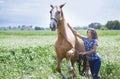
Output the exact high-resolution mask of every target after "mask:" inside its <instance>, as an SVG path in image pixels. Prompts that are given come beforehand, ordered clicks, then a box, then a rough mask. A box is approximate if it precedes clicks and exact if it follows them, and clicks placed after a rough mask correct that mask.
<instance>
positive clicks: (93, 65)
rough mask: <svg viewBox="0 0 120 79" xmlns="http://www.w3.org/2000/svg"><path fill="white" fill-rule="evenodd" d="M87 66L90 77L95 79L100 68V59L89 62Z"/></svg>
mask: <svg viewBox="0 0 120 79" xmlns="http://www.w3.org/2000/svg"><path fill="white" fill-rule="evenodd" d="M89 65H90V71H91V74H92V77H93V78H95V79H97V78H98V73H99V70H100V66H101V59H96V60H92V61H89Z"/></svg>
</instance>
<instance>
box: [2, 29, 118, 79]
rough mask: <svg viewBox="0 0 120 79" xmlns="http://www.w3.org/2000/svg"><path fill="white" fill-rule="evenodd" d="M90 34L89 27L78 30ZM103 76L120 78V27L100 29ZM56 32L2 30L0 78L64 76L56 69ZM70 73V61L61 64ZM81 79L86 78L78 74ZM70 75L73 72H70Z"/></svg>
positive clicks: (52, 77) (30, 78) (104, 77)
mask: <svg viewBox="0 0 120 79" xmlns="http://www.w3.org/2000/svg"><path fill="white" fill-rule="evenodd" d="M78 32H79V33H80V34H81V35H86V31H78ZM97 32H98V35H99V47H98V50H97V51H98V53H99V54H100V56H101V58H102V66H101V70H100V75H101V77H102V79H120V75H119V73H120V57H119V56H120V49H119V47H120V41H119V40H120V35H119V34H120V31H115V30H106V31H101V30H97ZM56 38H57V34H56V32H51V31H14V30H13V31H0V79H61V76H60V74H58V72H56V68H55V67H56V54H55V51H54V42H55V40H56ZM61 66H62V69H63V71H65V73H67V70H68V69H67V62H66V60H63V63H62V64H61ZM75 68H76V72H77V79H85V77H82V76H80V75H79V74H78V69H77V65H76V66H75ZM67 75H69V74H67Z"/></svg>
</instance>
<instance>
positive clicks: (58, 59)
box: [56, 56, 68, 79]
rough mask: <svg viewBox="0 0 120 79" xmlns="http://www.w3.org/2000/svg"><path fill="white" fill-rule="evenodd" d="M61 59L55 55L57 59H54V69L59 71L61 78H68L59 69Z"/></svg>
mask: <svg viewBox="0 0 120 79" xmlns="http://www.w3.org/2000/svg"><path fill="white" fill-rule="evenodd" d="M61 61H62V58H59V57H58V56H57V60H56V63H57V67H56V70H57V71H58V72H59V73H60V75H61V76H62V77H63V79H68V78H67V76H66V75H65V74H64V72H62V71H61V67H60V63H61Z"/></svg>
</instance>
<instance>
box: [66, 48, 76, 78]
mask: <svg viewBox="0 0 120 79" xmlns="http://www.w3.org/2000/svg"><path fill="white" fill-rule="evenodd" d="M74 52H75V51H74V49H71V50H69V51H68V52H67V54H66V57H67V60H68V68H69V70H70V72H72V79H74V78H75V76H76V74H75V71H74V66H73V62H72V61H71V58H72V57H73V56H74Z"/></svg>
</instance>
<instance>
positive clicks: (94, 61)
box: [81, 28, 101, 79]
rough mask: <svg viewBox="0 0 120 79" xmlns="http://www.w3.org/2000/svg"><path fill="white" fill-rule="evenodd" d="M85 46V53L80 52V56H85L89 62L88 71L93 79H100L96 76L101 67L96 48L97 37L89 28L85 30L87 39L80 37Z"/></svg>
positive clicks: (93, 30)
mask: <svg viewBox="0 0 120 79" xmlns="http://www.w3.org/2000/svg"><path fill="white" fill-rule="evenodd" d="M82 39H83V41H84V45H85V50H86V52H82V53H81V54H82V55H86V56H87V58H88V60H89V65H90V71H91V74H92V77H93V79H100V77H99V76H98V73H99V70H100V66H101V58H100V57H99V55H98V54H97V51H96V50H97V46H98V40H97V39H98V36H97V32H96V31H95V29H93V28H89V29H88V30H87V37H82Z"/></svg>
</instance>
